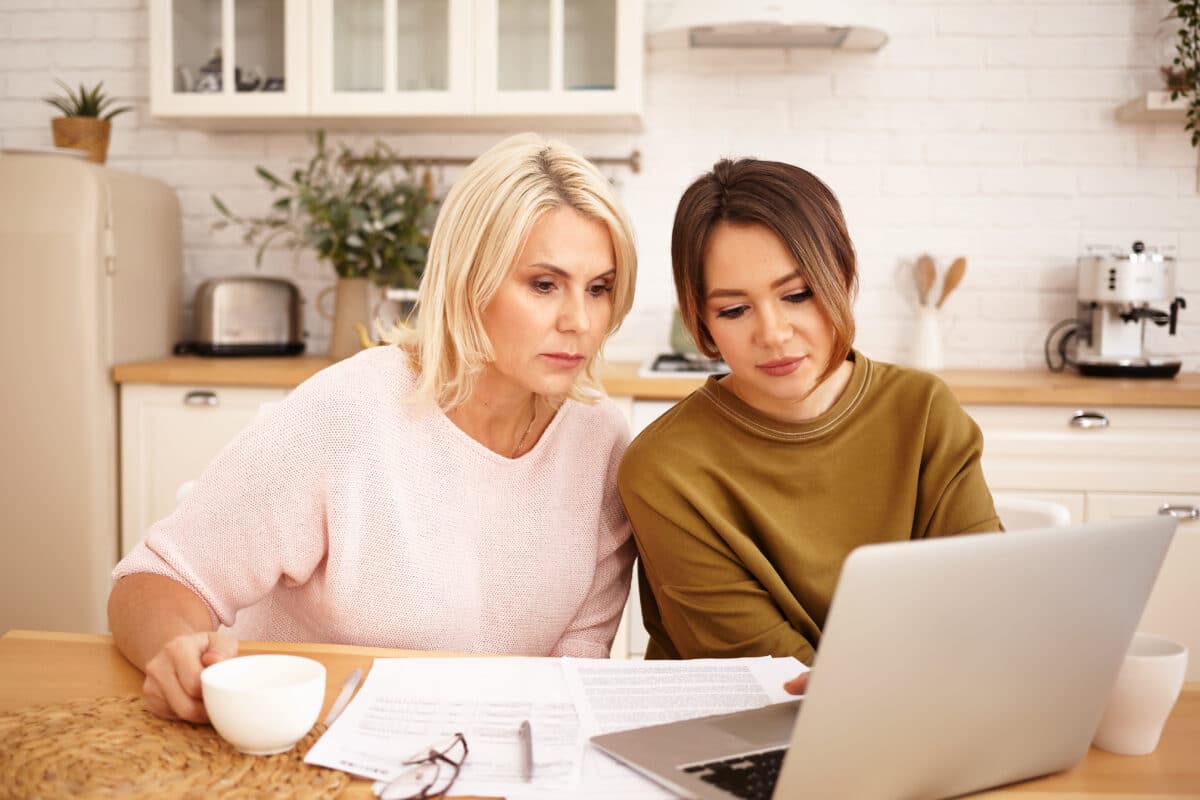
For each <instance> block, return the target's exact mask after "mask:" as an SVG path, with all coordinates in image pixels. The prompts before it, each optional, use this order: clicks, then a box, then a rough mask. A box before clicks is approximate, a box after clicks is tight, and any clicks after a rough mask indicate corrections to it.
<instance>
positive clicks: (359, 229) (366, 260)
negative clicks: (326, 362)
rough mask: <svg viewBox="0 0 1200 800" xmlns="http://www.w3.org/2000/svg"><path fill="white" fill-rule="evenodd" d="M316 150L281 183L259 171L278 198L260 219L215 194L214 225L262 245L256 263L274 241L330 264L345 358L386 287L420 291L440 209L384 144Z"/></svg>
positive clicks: (337, 350)
mask: <svg viewBox="0 0 1200 800" xmlns="http://www.w3.org/2000/svg"><path fill="white" fill-rule="evenodd" d="M315 141H316V147H317V150H316V153H315V154H314V155H313V156H312V158H310V159H309V161H308V164H307V165H306V166H304V167H301V168H298V169H295V170H293V171H292V174H291V176H290V177H289V178H282V177H279V176H277V175H276V174H275V173H273V172H271V171H269V170H267V169H265V168H264V167H261V166H260V167H256V168H255V171H256V172H257V173H258V175H259V177H261V178H262V179H263V180H264V181H266V182H267V184H268V186H269V187H270V189H271V191H272V192H274V193H276V194H278V197H277V198H276V199H275V201H274V202H273V203H272V204H271V208H270V210H269V211H268V212H267V213H266V214H263V215H260V216H241V215H238V214H235V213H233V212H232V211H231V210H230V209H229V208H228V207H227V206H226V205H225V204H224V203H223V202H221V199H220V198H219V197H217V196H216V195H213V198H212V199H213V204H214V205H215V206H216V208H217V211H218V212H220V214H221V219H219V220H218V221H217V222H216V223H215V225H214V227H216V228H221V227H225V226H226V225H229V224H236V225H239V226H241V227H242V229H243V232H244V235H243V241H245V242H247V243H249V244H257V245H258V250H257V252H256V254H255V264H261V263H262V256H263V253H264V251H265V250H266V249H267V247H268V246H270V245H271V244H272V243H273V242H277V241H278V242H279V243H281V244H284V245H286V246H290V247H296V248H299V247H309V248H312V249H313V250H314V251H316V254H317V258H319V259H321V260H322V261H328V262H329V263H330V264H331V265H332V266H333V269H334V271H335V272H336V273H337V276H338V279H337V283H336V284H335V286H334V287H332V291H333V292H334V295H335V299H334V310H333V313H332V314H325V313H324V312H323V310H322V309H321V307H320V301H321V299H322V298H323V297H324V296H326V294H327V293H328V292H329V291H330V290H326V291H325V292H322V293H321V296H319V297H318V311H319V312H321V313H322V314H323V315H324V316H326V317H332V320H333V331H332V335H331V337H330V347H329V352H330V355H332V356H333V357H335V358H343V357H345V356H347V355H350V354H352V353H353V352H355V351H356V350H357V349H358V346H359V335H358V333H357V332H356V329H355V325H356V324H359V325H368V326H369V325H370V322H371V320H372V319H373V317H374V309H375V307H376V305H377V298H378V295H379V291H380V290H379V288H378V287H380V286H393V287H404V288H415V287H416V285H417V282H418V281H419V280H420V278H421V273H422V271H423V270H424V268H425V258H426V255H427V254H428V249H429V235H430V232H431V230H432V228H433V219H434V216H435V215H436V213H437V204H436V203H435V201H434V200H433V198H432V196H431V194H430V191H429V189H428V188H427V187H426V186H424V185H423V184H421V183H420V182H415V181H413V180H412V179H411V170H410V168H409V166H408V165H407V164H405V163H404V161H403V160H402V159H401V158H399V157H398V156H397V155H396V153H395V152H394V151H393V150H392V149H391V148H389V147H388V146H387V145H386V144H384V143H383V142H379V141H376V142H375V144H374V145H373V146H372V147H371V148H370V149H369V150H368V151H367V152H365V153H362V154H357V153H355V152H353V151H352V150H351V149H350V148H349V147H347V146H346V145H344V144H340V143H339V145H338V147H337V150H336V151H334V150H332V149H330V148H328V147H326V144H325V134H324V132H323V131H318V132H317V133H316V135H315Z"/></svg>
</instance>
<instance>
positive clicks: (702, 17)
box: [646, 0, 888, 51]
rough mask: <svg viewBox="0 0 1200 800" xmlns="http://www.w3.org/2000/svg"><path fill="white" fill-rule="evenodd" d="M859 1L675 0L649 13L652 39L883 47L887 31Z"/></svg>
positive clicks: (702, 44) (679, 42)
mask: <svg viewBox="0 0 1200 800" xmlns="http://www.w3.org/2000/svg"><path fill="white" fill-rule="evenodd" d="M857 5H861V4H860V3H857V2H854V0H841V2H839V1H838V0H774V1H768V0H744V2H739V1H738V0H675V2H674V3H671V4H670V7H669V8H668V9H664V11H663V12H662V13H660V14H658V15H648V18H647V20H646V23H647V30H648V33H649V35H650V37H651V39H652V40H653V41H654V42H655V43H656V44H660V45H666V46H670V45H672V44H674V45H682V46H685V47H723V48H748V47H771V48H775V47H789V48H790V47H803V48H819V49H826V50H859V51H872V50H878V49H879V48H881V47H883V45H884V44H885V43H886V42H887V40H888V36H887V33H886V32H884V31H883V30H882V29H881V28H879V27H876V26H874V25H872V24H870V20H869V19H867V12H866V11H865V10H858V11H856V10H855V9H854V8H853V7H854V6H857ZM847 6H850V8H847ZM652 16H658V19H654V18H652Z"/></svg>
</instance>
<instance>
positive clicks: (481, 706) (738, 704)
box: [305, 658, 806, 800]
mask: <svg viewBox="0 0 1200 800" xmlns="http://www.w3.org/2000/svg"><path fill="white" fill-rule="evenodd" d="M805 669H806V667H804V665H803V664H801V663H800V662H799V661H796V660H795V659H792V658H753V659H703V660H694V661H605V660H598V659H597V660H592V659H575V658H564V659H546V658H444V659H425V658H398V659H397V658H391V659H376V660H375V663H374V666H372V668H371V672H370V674H369V675H368V676H367V680H366V682H365V683H364V684H363V687H362V689H361V690H360V691H359V693H358V695H357V696H356V697H355V698H354V700H353V701H352V702H351V703H350V705H349V706H347V707H346V710H345V711H344V712H342V715H341V716H340V717H338V719H337V721H336V722H335V723H334V724H333V726H332V727H331V728H330V729H329V730H328V731H326V732H325V735H324V736H322V737H321V739H320V741H318V742H317V744H316V745H315V746H314V747H313V748H312V749H311V750H310V751H309V753H308V756H307V757H306V758H305V761H307V762H308V763H310V764H317V765H319V766H325V767H332V768H334V769H340V770H344V771H345V772H349V773H352V774H355V775H360V776H362V777H366V778H374V779H376V780H386V779H389V778H391V777H393V776H395V775H396V774H398V773H399V772H401V771H402V770H403V769H405V767H403V761H404V759H405V758H407V757H409V756H411V755H412V754H413V753H416V752H419V751H420V750H421V749H422V748H424V747H428V746H429V745H430V744H432V743H434V742H436V741H440V740H443V739H445V738H446V737H447V736H451V735H453V734H454V733H457V732H461V733H462V734H463V735H464V736H465V737H466V740H467V745H468V747H469V748H470V755H469V756H468V757H467V761H466V764H465V765H464V767H463V771H462V774H461V776H460V777H459V779H458V781H457V782H456V783H455V785H454V791H453V793H454V794H480V795H504V796H505V797H507V798H509V800H522V799H524V798H539V797H543V796H545V797H550V796H558V797H561V796H564V792H567V791H569V793H570V794H569V796H571V797H583V798H586V797H597V798H598V797H628V798H641V797H646V798H653V797H670V796H671V794H670V793H669V792H666V791H665V790H663V789H660V788H659V787H658V786H656V785H655V784H654V783H652V782H651V781H649V780H648V779H646V778H643V777H642V776H640V775H639V774H638V773H636V772H633V771H632V770H629V769H627V768H625V767H624V766H622V765H621V764H618V763H617V762H616V761H613V760H612V759H610V758H608V757H607V756H605V755H604V754H602V753H600V752H599V751H596V750H594V749H593V748H592V747H591V746H590V745H589V744H588V739H589V738H590V737H591V736H595V735H597V734H601V733H611V732H613V731H618V730H626V729H629V728H637V727H642V726H644V725H656V724H660V723H664V722H675V721H677V720H681V719H690V718H693V717H701V716H706V715H708V714H721V713H728V712H732V711H741V710H743V709H747V708H758V707H760V706H764V705H767V704H769V703H778V702H784V701H786V700H788V699H789V695H788V694H787V693H786V692H784V691H783V683H784V681H786V680H790V679H791V678H794V677H796V675H798V674H799V673H800V672H802V671H803V670H805ZM524 720H528V721H529V723H530V727H531V728H532V730H533V755H534V762H533V763H534V770H533V778H532V780H531V781H528V782H526V781H524V780H523V778H522V775H521V774H520V764H521V750H520V742H519V740H518V738H517V729H518V727H519V726H520V724H521V722H522V721H524Z"/></svg>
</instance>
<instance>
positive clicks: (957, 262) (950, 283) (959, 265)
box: [937, 256, 967, 308]
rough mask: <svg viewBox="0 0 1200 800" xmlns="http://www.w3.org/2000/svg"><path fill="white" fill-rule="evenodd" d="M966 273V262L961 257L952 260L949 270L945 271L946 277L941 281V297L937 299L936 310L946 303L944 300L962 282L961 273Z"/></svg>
mask: <svg viewBox="0 0 1200 800" xmlns="http://www.w3.org/2000/svg"><path fill="white" fill-rule="evenodd" d="M966 271H967V260H966V259H965V258H963V257H962V256H959V257H958V258H956V259H954V263H953V264H951V265H950V269H948V270H946V277H945V278H943V279H942V296H941V297H939V298H938V301H937V307H938V308H941V307H942V303H944V302H946V298H947V297H949V296H950V293H951V292H953V291H954V289H955V287H957V286H958V284H959V283H960V282H961V281H962V279H963V273H964V272H966Z"/></svg>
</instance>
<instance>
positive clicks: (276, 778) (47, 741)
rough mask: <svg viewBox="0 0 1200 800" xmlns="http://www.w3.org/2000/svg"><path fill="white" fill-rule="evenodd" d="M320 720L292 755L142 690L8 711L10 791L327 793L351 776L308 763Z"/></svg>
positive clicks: (3, 718) (3, 732) (4, 779)
mask: <svg viewBox="0 0 1200 800" xmlns="http://www.w3.org/2000/svg"><path fill="white" fill-rule="evenodd" d="M324 731H325V726H324V725H321V724H320V723H318V724H317V725H316V726H315V727H314V728H313V729H312V730H311V731H309V733H308V735H307V736H305V737H304V738H303V739H301V740H300V742H299V743H298V744H297V745H296V746H295V747H293V748H292V749H291V750H289V751H288V752H286V753H280V754H278V755H274V756H248V755H245V754H243V753H239V752H237V751H236V750H234V749H233V747H232V746H231V745H230V744H228V743H227V742H226V741H225V740H224V739H222V738H221V737H220V736H218V735H217V732H216V731H214V730H213V729H212V728H211V727H209V726H208V725H191V724H188V723H186V722H170V721H168V720H163V719H159V718H158V717H156V716H154V715H153V714H151V713H150V712H149V711H147V710H146V707H145V704H144V703H143V702H142V699H141V698H140V697H100V698H95V699H89V700H75V701H72V702H69V703H61V704H56V705H48V706H38V707H34V708H27V709H22V710H20V711H15V712H10V713H6V714H0V798H31V799H32V798H46V799H47V800H48V799H49V798H60V797H91V798H152V797H153V798H169V797H185V798H202V797H203V798H209V797H221V798H258V797H280V798H282V797H289V798H291V797H296V798H327V797H335V796H337V795H338V794H339V793H340V792H341V791H342V789H343V788H345V786H346V784H348V783H349V782H350V776H349V775H346V774H345V773H343V772H338V771H336V770H331V769H323V768H321V767H313V766H310V765H308V764H305V763H304V754H305V753H307V752H308V749H309V748H310V747H312V745H313V743H315V742H316V740H317V738H318V737H319V736H320V735H321V734H322V733H323V732H324Z"/></svg>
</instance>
